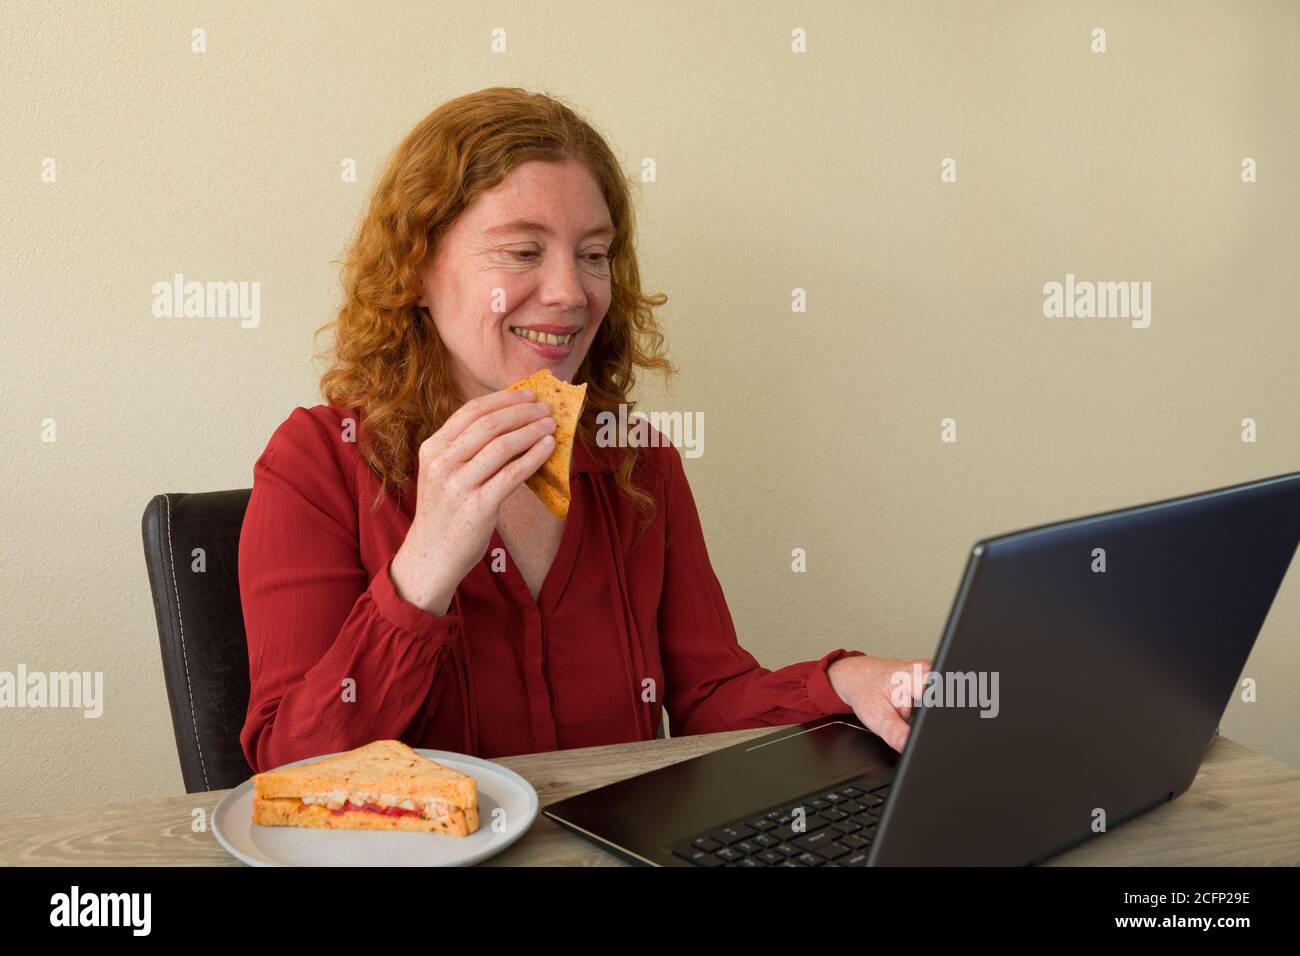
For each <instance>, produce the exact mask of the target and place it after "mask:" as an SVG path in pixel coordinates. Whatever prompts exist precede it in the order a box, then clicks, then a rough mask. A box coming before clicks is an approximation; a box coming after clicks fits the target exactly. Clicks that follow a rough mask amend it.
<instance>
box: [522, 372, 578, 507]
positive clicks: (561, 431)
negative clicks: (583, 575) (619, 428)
mask: <svg viewBox="0 0 1300 956" xmlns="http://www.w3.org/2000/svg"><path fill="white" fill-rule="evenodd" d="M507 388H508V389H509V390H511V391H520V390H522V389H531V390H532V392H533V394H534V395H536V396H537V401H539V402H546V404H548V405H550V406H551V416H552V417H553V418H554V419H555V431H554V432H553V433H552V434H553V435H554V436H555V447H554V448H552V449H551V454H550V457H548V458H547V459H546V461H544V462H542V467H541V468H538V469H537V471H536V472H534V473H533V474H532V475H531V476H529V478H528V479H527V480H526V481H525V482H524V484H526V485H527V486H528V487H529V488H531V489H533V494H535V495H537V497H538V498H540V499H541V500H542V504H544V505H546V507H547V508H549V509H550V511H551V514H553V515H555V517H557V518H563V517H565V516H566V515H567V514H568V513H569V466H570V464H572V462H573V438H574V435H575V434H576V433H577V430H578V420H579V419H580V418H581V417H582V403H583V402H584V401H586V398H587V383H586V382H583V383H582V384H581V385H570V384H569V383H568V382H565V381H562V380H560V379H558V378H556V377H555V376H554V375H552V374H551V370H550V369H549V368H543V369H541V371H538V372H535V373H533V374H532V375H530V376H528V377H527V378H526V379H524V380H523V381H519V382H515V384H513V385H510V386H507Z"/></svg>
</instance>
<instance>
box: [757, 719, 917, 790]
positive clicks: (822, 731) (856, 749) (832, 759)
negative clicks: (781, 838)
mask: <svg viewBox="0 0 1300 956" xmlns="http://www.w3.org/2000/svg"><path fill="white" fill-rule="evenodd" d="M746 752H747V753H748V754H749V755H750V756H752V757H757V758H759V759H761V760H766V761H769V762H770V763H774V764H778V765H780V766H782V767H785V768H787V769H790V770H796V771H798V772H799V773H806V774H808V775H809V776H811V777H818V778H825V779H831V778H833V777H843V776H846V775H848V774H851V773H855V772H857V773H870V772H872V771H874V770H888V769H890V768H891V767H893V766H894V765H895V764H897V762H898V754H897V752H895V751H894V749H893V748H892V747H890V746H889V745H888V744H887V743H885V742H884V741H883V740H881V739H880V738H879V737H877V736H876V735H875V734H873V733H872V732H871V731H869V730H864V729H863V728H861V727H855V726H854V725H853V724H846V723H842V722H841V721H832V722H830V723H827V724H822V725H821V726H820V727H816V728H814V729H812V730H793V729H792V730H791V732H790V736H788V737H782V738H780V739H778V740H774V741H771V742H770V743H764V744H755V745H754V746H753V747H751V748H750V749H749V750H748V751H746Z"/></svg>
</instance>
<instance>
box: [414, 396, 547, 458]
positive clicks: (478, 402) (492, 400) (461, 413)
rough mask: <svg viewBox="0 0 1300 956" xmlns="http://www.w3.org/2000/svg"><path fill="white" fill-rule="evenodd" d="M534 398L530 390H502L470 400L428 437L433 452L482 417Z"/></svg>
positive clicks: (443, 446) (447, 443) (444, 445)
mask: <svg viewBox="0 0 1300 956" xmlns="http://www.w3.org/2000/svg"><path fill="white" fill-rule="evenodd" d="M536 397H537V396H536V395H535V394H534V393H533V392H532V390H531V389H519V390H517V391H514V390H511V389H508V388H503V389H501V390H500V391H496V392H489V393H488V394H487V395H480V396H479V397H478V398H473V399H470V400H469V401H468V402H466V403H465V404H463V405H461V407H460V408H458V409H456V411H455V412H453V413H452V414H451V417H449V418H448V419H447V420H446V421H445V422H444V423H443V425H442V427H441V428H439V429H438V430H437V431H436V432H434V433H433V434H432V435H430V436H429V438H428V441H430V442H432V443H433V445H434V447H435V450H439V451H440V450H442V449H444V448H447V447H449V446H450V445H451V443H452V442H454V441H455V440H456V439H457V438H459V437H460V436H461V433H462V432H464V431H465V429H466V428H467V427H468V426H469V425H471V424H473V423H474V422H475V421H477V420H478V419H479V418H480V417H482V416H483V415H486V414H488V413H489V412H494V411H496V410H498V409H501V408H509V407H510V406H511V405H519V404H524V403H526V402H531V401H533V400H534V399H535V398H536Z"/></svg>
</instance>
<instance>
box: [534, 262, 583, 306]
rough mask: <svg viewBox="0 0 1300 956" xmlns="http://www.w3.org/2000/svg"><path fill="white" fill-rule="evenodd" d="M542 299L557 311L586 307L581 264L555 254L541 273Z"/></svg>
mask: <svg viewBox="0 0 1300 956" xmlns="http://www.w3.org/2000/svg"><path fill="white" fill-rule="evenodd" d="M542 300H543V301H544V302H545V303H546V304H547V305H554V306H555V307H556V310H557V311H578V310H579V309H585V308H586V307H587V293H586V292H585V291H584V290H583V288H582V266H581V264H580V263H579V262H578V260H577V259H570V258H566V257H564V256H555V257H552V258H551V261H550V262H549V263H547V266H546V268H545V270H544V271H543V273H542Z"/></svg>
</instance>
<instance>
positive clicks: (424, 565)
mask: <svg viewBox="0 0 1300 956" xmlns="http://www.w3.org/2000/svg"><path fill="white" fill-rule="evenodd" d="M534 397H535V396H534V394H533V393H532V392H531V391H527V390H511V389H502V390H501V391H498V392H492V393H490V394H488V395H483V396H480V397H479V398H475V399H472V400H470V401H468V402H466V403H465V404H464V405H462V406H461V407H460V408H459V409H457V410H456V412H455V414H453V415H452V416H451V417H450V418H448V419H447V421H446V423H445V424H443V426H442V427H441V428H439V429H438V430H437V431H436V432H434V433H433V434H432V435H430V436H429V437H428V438H427V439H425V441H424V442H422V443H421V445H420V451H419V477H418V479H417V492H416V506H415V517H414V519H413V520H412V522H411V527H410V529H409V530H408V531H407V533H406V539H405V540H404V541H403V542H402V546H401V548H399V549H398V551H397V554H396V555H394V556H393V561H392V566H391V568H390V574H391V575H392V579H393V584H394V585H395V586H396V588H397V592H398V594H399V595H401V597H402V598H403V599H404V600H407V601H409V602H411V603H412V604H414V605H416V606H417V607H422V608H424V609H425V610H426V611H428V612H429V613H430V614H439V615H441V614H446V613H447V608H448V607H449V606H450V605H451V597H452V594H453V593H455V590H456V587H457V585H459V584H460V582H461V581H462V580H463V579H464V577H465V575H467V574H468V573H469V572H470V569H472V568H473V567H474V565H475V564H476V563H478V561H479V560H480V559H481V558H482V557H483V553H484V552H485V551H486V550H487V546H488V543H489V542H490V541H491V539H492V529H493V528H495V527H496V523H497V517H498V512H499V510H500V508H501V503H502V502H503V501H505V499H506V498H507V497H508V496H509V495H511V494H512V493H513V492H514V491H515V489H516V488H518V487H519V486H520V485H522V484H523V483H524V482H525V481H527V480H528V479H529V478H530V477H531V476H532V475H533V474H534V473H535V472H536V471H537V470H538V469H539V468H540V467H541V466H542V464H543V463H544V462H545V461H546V460H547V458H548V457H550V455H551V452H552V450H553V449H554V447H555V439H554V438H553V437H552V435H551V432H553V431H554V429H555V426H556V422H555V419H554V418H552V417H551V416H550V414H549V411H550V409H549V406H547V405H546V403H544V402H537V403H534V402H533V401H532V399H533V398H534Z"/></svg>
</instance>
